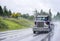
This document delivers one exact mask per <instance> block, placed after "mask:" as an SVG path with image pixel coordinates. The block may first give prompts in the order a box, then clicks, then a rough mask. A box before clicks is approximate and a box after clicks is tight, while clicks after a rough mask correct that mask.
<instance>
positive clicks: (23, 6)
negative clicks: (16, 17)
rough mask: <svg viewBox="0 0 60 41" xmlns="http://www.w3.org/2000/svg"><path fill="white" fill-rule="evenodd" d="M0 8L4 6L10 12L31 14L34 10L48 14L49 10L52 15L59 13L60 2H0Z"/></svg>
mask: <svg viewBox="0 0 60 41" xmlns="http://www.w3.org/2000/svg"><path fill="white" fill-rule="evenodd" d="M0 5H1V6H6V7H7V8H8V9H10V10H11V11H12V12H21V13H29V14H30V15H32V14H33V11H34V10H35V9H37V10H41V9H43V10H44V11H46V12H48V10H49V9H51V11H52V13H53V15H55V14H56V12H57V11H60V0H0Z"/></svg>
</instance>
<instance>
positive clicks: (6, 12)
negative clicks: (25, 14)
mask: <svg viewBox="0 0 60 41" xmlns="http://www.w3.org/2000/svg"><path fill="white" fill-rule="evenodd" d="M3 11H4V16H8V15H9V14H8V10H7V8H6V6H4V9H3Z"/></svg>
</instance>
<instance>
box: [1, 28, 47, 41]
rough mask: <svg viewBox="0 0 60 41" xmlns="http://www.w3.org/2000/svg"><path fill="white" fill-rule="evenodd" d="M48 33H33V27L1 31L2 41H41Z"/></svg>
mask: <svg viewBox="0 0 60 41" xmlns="http://www.w3.org/2000/svg"><path fill="white" fill-rule="evenodd" d="M46 36H47V34H33V32H32V28H29V29H22V30H13V31H6V32H0V41H41V40H42V39H43V38H44V37H46Z"/></svg>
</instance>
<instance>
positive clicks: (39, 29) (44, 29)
mask: <svg viewBox="0 0 60 41" xmlns="http://www.w3.org/2000/svg"><path fill="white" fill-rule="evenodd" d="M33 31H50V29H49V28H43V27H40V28H38V27H34V28H33Z"/></svg>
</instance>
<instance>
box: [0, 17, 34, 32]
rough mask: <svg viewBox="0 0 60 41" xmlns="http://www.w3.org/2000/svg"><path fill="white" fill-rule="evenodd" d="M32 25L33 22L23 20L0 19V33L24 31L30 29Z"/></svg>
mask: <svg viewBox="0 0 60 41" xmlns="http://www.w3.org/2000/svg"><path fill="white" fill-rule="evenodd" d="M33 25H34V24H33V21H30V20H27V19H24V18H20V19H15V18H3V17H0V31H5V30H16V29H24V28H29V27H32V26H33Z"/></svg>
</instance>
